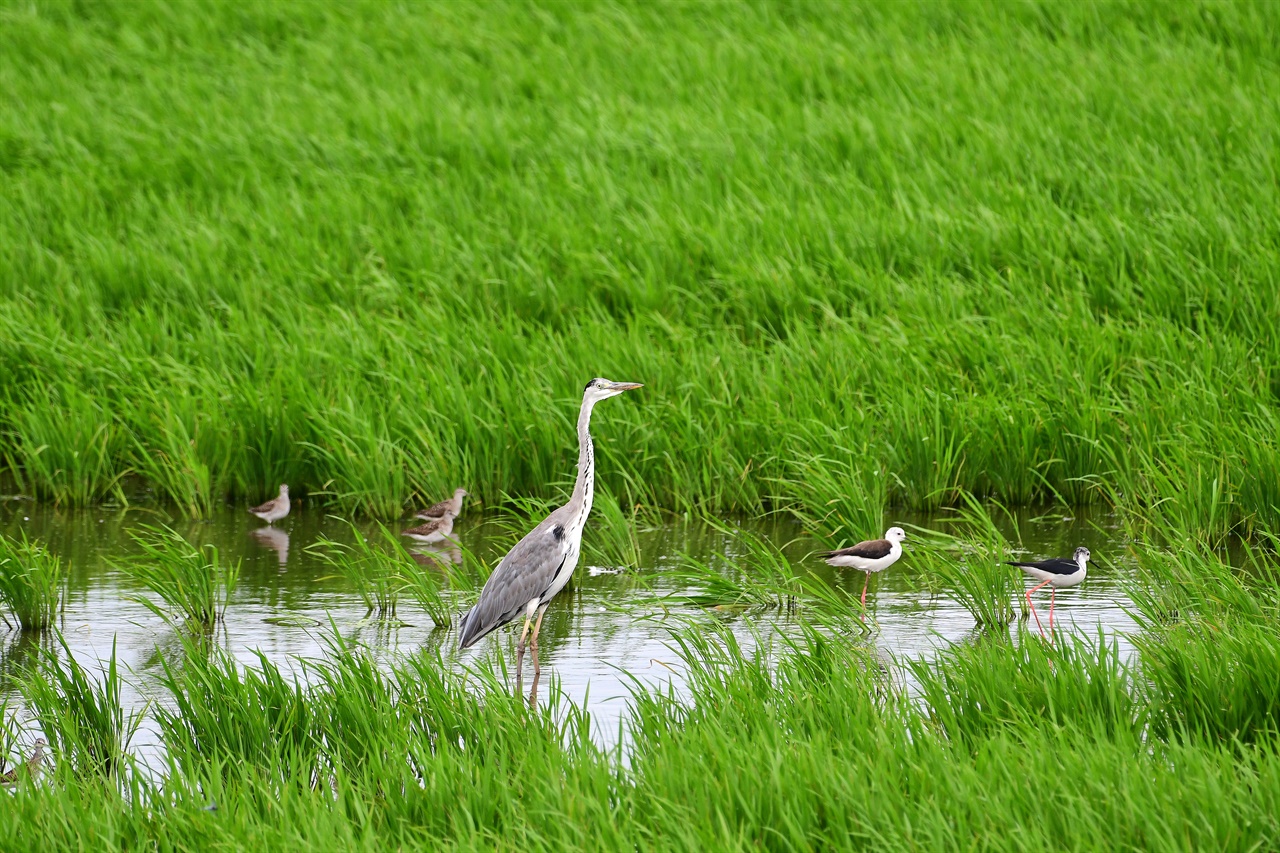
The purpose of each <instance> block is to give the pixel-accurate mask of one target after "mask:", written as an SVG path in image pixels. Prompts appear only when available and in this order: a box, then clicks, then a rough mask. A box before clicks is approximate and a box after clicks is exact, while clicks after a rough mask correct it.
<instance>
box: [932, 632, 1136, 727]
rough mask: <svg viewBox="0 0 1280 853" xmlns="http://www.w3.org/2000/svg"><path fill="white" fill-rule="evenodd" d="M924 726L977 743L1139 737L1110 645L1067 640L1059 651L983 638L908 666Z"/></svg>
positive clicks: (1132, 685)
mask: <svg viewBox="0 0 1280 853" xmlns="http://www.w3.org/2000/svg"><path fill="white" fill-rule="evenodd" d="M910 667H911V670H912V672H913V673H914V674H915V676H916V679H917V682H918V684H919V689H920V693H921V697H922V699H923V700H924V702H925V704H926V705H927V707H928V709H929V715H930V718H931V720H932V721H933V722H934V723H935V724H936V725H938V726H939V727H940V729H941V731H942V732H943V733H945V734H946V736H947V737H949V738H952V739H954V740H957V741H964V742H965V743H967V744H969V745H973V744H978V743H982V742H983V740H985V739H986V738H988V737H990V735H991V734H992V732H993V731H994V730H995V728H996V727H1002V726H1007V727H1016V728H1022V729H1025V730H1034V729H1043V728H1046V727H1051V726H1052V727H1065V726H1071V727H1074V728H1076V729H1077V730H1083V731H1084V732H1085V733H1088V734H1090V735H1092V736H1096V737H1105V736H1113V735H1115V733H1116V732H1117V731H1120V730H1124V731H1127V732H1129V733H1131V734H1134V735H1137V734H1139V733H1140V731H1141V728H1142V725H1143V722H1144V715H1143V713H1142V705H1141V702H1140V700H1139V698H1138V696H1139V693H1138V690H1137V679H1136V677H1135V675H1134V674H1133V673H1132V672H1130V670H1129V667H1128V666H1126V665H1125V664H1124V663H1123V662H1122V661H1121V659H1120V652H1119V649H1118V646H1117V645H1116V641H1115V640H1114V639H1110V640H1108V639H1107V638H1106V637H1105V636H1104V635H1102V634H1099V635H1098V636H1097V637H1095V638H1089V637H1079V636H1073V637H1071V638H1070V639H1069V640H1067V641H1066V642H1065V643H1063V644H1062V645H1061V647H1059V648H1054V647H1050V646H1048V645H1046V644H1044V643H1040V642H1037V641H1036V640H1034V639H1030V638H1024V641H1023V642H1021V643H1017V644H1015V643H1013V642H1010V641H1009V640H1008V639H1007V638H1002V637H984V638H980V639H979V641H978V642H974V643H963V644H959V645H957V646H954V647H953V648H951V649H949V650H947V651H946V652H944V653H943V654H942V655H940V656H939V657H938V659H937V660H934V661H929V662H925V661H912V662H911V664H910Z"/></svg>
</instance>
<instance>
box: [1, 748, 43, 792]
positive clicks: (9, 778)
mask: <svg viewBox="0 0 1280 853" xmlns="http://www.w3.org/2000/svg"><path fill="white" fill-rule="evenodd" d="M45 746H47V744H46V743H45V740H44V738H42V737H41V738H36V745H35V749H34V750H32V751H31V757H30V758H28V759H27V760H26V762H25V763H24V764H23V766H22V767H15V768H13V769H12V770H10V771H8V772H6V773H4V774H3V775H0V785H12V784H13V783H15V782H17V781H18V779H19V778H20V777H19V775H18V774H19V773H21V772H22V770H23V769H24V768H25V769H26V771H27V775H28V776H29V777H31V778H32V779H34V778H35V777H36V774H38V773H39V772H40V768H42V767H43V766H44V748H45Z"/></svg>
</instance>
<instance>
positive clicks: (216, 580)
mask: <svg viewBox="0 0 1280 853" xmlns="http://www.w3.org/2000/svg"><path fill="white" fill-rule="evenodd" d="M130 537H131V538H132V539H133V541H134V544H136V545H137V546H138V548H139V549H140V551H141V553H140V554H137V555H134V556H132V557H130V558H128V559H127V560H125V561H123V562H122V563H120V565H119V568H120V570H121V571H123V572H124V573H125V574H126V575H127V576H129V577H130V578H132V579H133V580H134V581H136V582H137V583H140V584H142V585H143V586H144V587H146V588H147V589H148V590H150V591H151V592H152V593H154V594H155V595H158V596H159V597H160V599H161V601H163V602H164V604H165V605H167V607H163V606H161V605H160V604H157V603H156V602H154V601H152V600H151V599H150V598H147V597H146V596H136V600H137V601H138V602H139V603H140V604H143V605H145V606H146V607H147V608H148V609H149V610H151V612H153V613H155V614H156V615H157V616H160V617H161V618H163V619H166V620H167V619H170V618H172V617H173V615H174V614H181V616H182V617H183V618H184V619H185V620H186V621H187V623H188V624H191V625H194V626H198V627H200V628H203V629H206V630H207V629H208V628H211V627H212V626H213V625H214V624H216V623H217V622H219V621H221V620H222V618H223V616H224V615H225V613H226V610H227V604H228V603H229V602H230V600H231V595H232V594H233V593H234V592H235V588H236V582H237V581H238V580H239V577H240V563H239V561H236V562H234V563H227V562H226V561H223V560H221V559H220V558H219V555H218V549H217V548H215V547H214V546H212V545H206V546H204V547H203V548H197V547H196V546H195V545H192V544H191V542H190V541H188V540H187V539H186V537H184V536H183V535H182V534H181V533H179V532H178V531H176V530H174V529H173V528H171V527H167V526H160V527H153V526H150V525H142V526H141V527H140V528H139V529H138V530H133V531H130Z"/></svg>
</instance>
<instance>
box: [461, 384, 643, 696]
mask: <svg viewBox="0 0 1280 853" xmlns="http://www.w3.org/2000/svg"><path fill="white" fill-rule="evenodd" d="M640 387H642V386H641V385H640V384H639V383H637V382H611V381H610V380H608V379H592V380H591V381H590V382H588V383H587V387H586V388H585V389H584V390H583V393H582V408H581V409H579V411H578V479H577V481H576V482H575V483H574V484H573V496H572V497H570V498H569V502H568V503H567V504H565V505H564V506H562V507H560V508H559V509H557V510H555V511H554V512H552V513H551V514H550V515H548V516H547V517H546V518H545V519H543V520H542V523H540V524H539V525H538V526H537V527H535V528H533V530H530V531H529V532H528V533H527V534H525V537H524V538H523V539H521V540H520V541H519V542H517V543H516V546H515V547H514V548H512V549H511V551H510V552H508V554H507V556H505V557H503V558H502V562H500V563H499V564H498V567H497V568H496V569H494V570H493V574H491V575H489V579H488V580H487V581H486V582H485V585H484V589H483V590H481V592H480V600H479V601H477V602H476V604H475V606H474V607H472V608H471V610H470V611H468V612H467V615H466V616H464V617H463V619H462V625H461V627H460V628H459V632H458V645H459V647H461V648H464V649H465V648H467V647H468V646H470V645H472V644H474V643H475V642H476V641H477V640H479V639H480V638H481V637H483V636H485V635H486V634H488V633H489V632H490V631H493V630H494V629H495V628H498V627H501V626H502V625H505V624H507V623H508V622H510V621H511V620H513V619H515V618H516V617H517V616H519V615H520V614H522V613H523V614H524V630H523V631H521V632H520V641H519V642H518V643H517V644H516V672H517V673H519V672H521V671H522V669H521V667H522V665H523V663H524V648H525V639H526V638H527V637H528V635H529V623H530V622H531V621H532V620H533V617H534V614H535V613H536V614H537V616H538V621H537V622H536V623H535V624H534V626H533V638H532V640H530V643H529V645H530V648H532V650H533V672H534V677H535V678H536V677H537V675H538V674H539V673H540V672H541V669H542V668H541V665H540V664H539V663H538V632H539V631H540V630H541V628H542V616H543V614H544V613H546V612H547V605H548V604H550V603H551V599H553V598H555V597H556V595H557V594H558V593H559V592H560V590H562V589H564V587H565V585H566V584H568V583H569V578H570V577H571V576H572V575H573V570H574V568H575V567H576V566H577V565H578V557H579V555H580V554H581V549H582V529H583V527H584V526H586V523H587V516H588V515H589V514H590V513H591V498H592V493H593V491H594V489H595V478H596V457H595V449H594V448H593V447H592V444H591V432H590V431H589V427H590V425H591V410H592V409H593V408H595V405H596V403H599V402H600V401H601V400H607V399H608V398H610V397H616V396H618V395H619V394H621V393H622V392H623V391H630V390H632V389H634V388H640Z"/></svg>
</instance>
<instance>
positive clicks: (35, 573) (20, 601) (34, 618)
mask: <svg viewBox="0 0 1280 853" xmlns="http://www.w3.org/2000/svg"><path fill="white" fill-rule="evenodd" d="M63 588H64V577H63V570H62V561H61V560H60V559H59V558H58V557H57V556H55V555H53V554H51V553H49V550H48V549H47V548H45V547H44V546H43V545H41V544H40V543H39V542H33V541H31V540H29V539H27V534H26V533H25V532H24V533H23V534H22V538H21V539H14V538H12V537H10V536H6V535H4V534H3V533H0V604H3V605H4V607H5V608H7V609H8V610H9V612H11V613H12V614H13V615H14V617H15V618H16V619H17V620H18V625H19V626H20V627H21V628H22V629H23V630H24V631H43V630H46V629H47V628H49V627H51V626H52V625H53V623H54V620H55V619H56V618H57V615H58V613H59V612H61V610H62V594H63ZM5 621H6V622H7V621H8V620H7V619H6V620H5Z"/></svg>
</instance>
